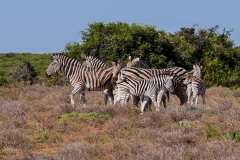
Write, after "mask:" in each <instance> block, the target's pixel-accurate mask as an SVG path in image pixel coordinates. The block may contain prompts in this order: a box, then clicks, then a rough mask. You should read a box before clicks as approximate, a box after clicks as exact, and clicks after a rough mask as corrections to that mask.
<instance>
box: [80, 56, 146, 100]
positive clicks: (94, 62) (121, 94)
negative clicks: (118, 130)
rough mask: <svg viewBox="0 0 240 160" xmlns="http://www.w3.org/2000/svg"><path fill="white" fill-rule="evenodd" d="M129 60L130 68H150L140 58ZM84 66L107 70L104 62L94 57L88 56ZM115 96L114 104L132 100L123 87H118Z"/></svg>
mask: <svg viewBox="0 0 240 160" xmlns="http://www.w3.org/2000/svg"><path fill="white" fill-rule="evenodd" d="M129 60H130V62H128V63H127V66H128V67H141V68H149V66H148V65H147V64H146V63H145V62H144V61H142V60H140V58H134V59H132V58H131V56H129ZM83 65H85V66H87V67H89V68H92V69H94V70H98V69H103V68H107V64H105V63H104V62H103V61H101V60H100V59H98V58H96V57H93V56H86V57H85V61H84V62H83ZM104 92H107V90H105V91H104ZM113 94H114V104H116V103H118V102H119V103H123V102H128V101H129V99H130V94H129V92H127V91H126V90H125V89H123V88H121V87H117V86H116V88H115V89H114V92H113ZM133 99H134V98H133ZM124 104H125V103H124Z"/></svg>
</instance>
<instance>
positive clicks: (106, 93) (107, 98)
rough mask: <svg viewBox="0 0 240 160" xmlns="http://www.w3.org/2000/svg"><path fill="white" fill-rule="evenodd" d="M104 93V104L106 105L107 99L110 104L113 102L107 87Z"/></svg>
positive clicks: (111, 94)
mask: <svg viewBox="0 0 240 160" xmlns="http://www.w3.org/2000/svg"><path fill="white" fill-rule="evenodd" d="M103 93H104V105H107V102H108V101H109V102H110V104H113V93H112V91H111V90H109V89H105V90H104V91H103Z"/></svg>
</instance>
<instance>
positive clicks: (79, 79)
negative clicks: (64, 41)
mask: <svg viewBox="0 0 240 160" xmlns="http://www.w3.org/2000/svg"><path fill="white" fill-rule="evenodd" d="M118 68H119V67H118V66H117V64H114V65H113V66H111V67H108V68H106V69H99V70H97V71H96V70H89V69H88V67H86V66H85V65H82V64H81V63H80V62H79V61H78V60H76V59H73V58H69V57H67V56H65V55H62V54H57V55H54V56H53V61H52V62H51V63H50V64H49V66H48V69H47V74H48V75H52V74H54V73H56V72H59V71H62V72H64V74H65V76H66V77H67V78H68V79H69V81H70V83H71V85H72V87H73V90H72V92H71V94H70V98H71V104H72V105H73V106H74V104H75V103H74V99H73V95H74V94H76V93H77V92H79V93H80V98H81V101H83V102H84V103H86V99H85V94H84V90H85V89H88V90H89V91H102V90H104V89H107V93H105V94H106V97H108V98H109V99H110V100H111V101H113V95H112V90H113V84H112V75H113V73H114V72H115V71H116V70H117V69H118ZM106 100H107V99H106ZM106 100H105V103H107V101H106Z"/></svg>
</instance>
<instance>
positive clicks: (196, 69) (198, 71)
mask: <svg viewBox="0 0 240 160" xmlns="http://www.w3.org/2000/svg"><path fill="white" fill-rule="evenodd" d="M201 69H202V66H200V65H199V64H194V65H193V76H195V77H198V78H201Z"/></svg>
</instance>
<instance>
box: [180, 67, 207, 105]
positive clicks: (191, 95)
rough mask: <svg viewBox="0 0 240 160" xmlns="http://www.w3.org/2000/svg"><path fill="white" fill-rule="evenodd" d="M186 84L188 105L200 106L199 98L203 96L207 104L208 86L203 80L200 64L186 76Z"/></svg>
mask: <svg viewBox="0 0 240 160" xmlns="http://www.w3.org/2000/svg"><path fill="white" fill-rule="evenodd" d="M184 84H186V85H187V90H186V92H187V96H188V101H187V102H188V104H191V105H193V103H194V104H195V105H197V104H198V97H199V96H200V95H201V97H202V100H203V104H205V93H206V86H205V83H204V81H203V80H202V79H201V67H200V66H199V65H198V64H194V65H193V70H192V71H191V72H190V73H189V74H187V75H186V79H185V80H184Z"/></svg>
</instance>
